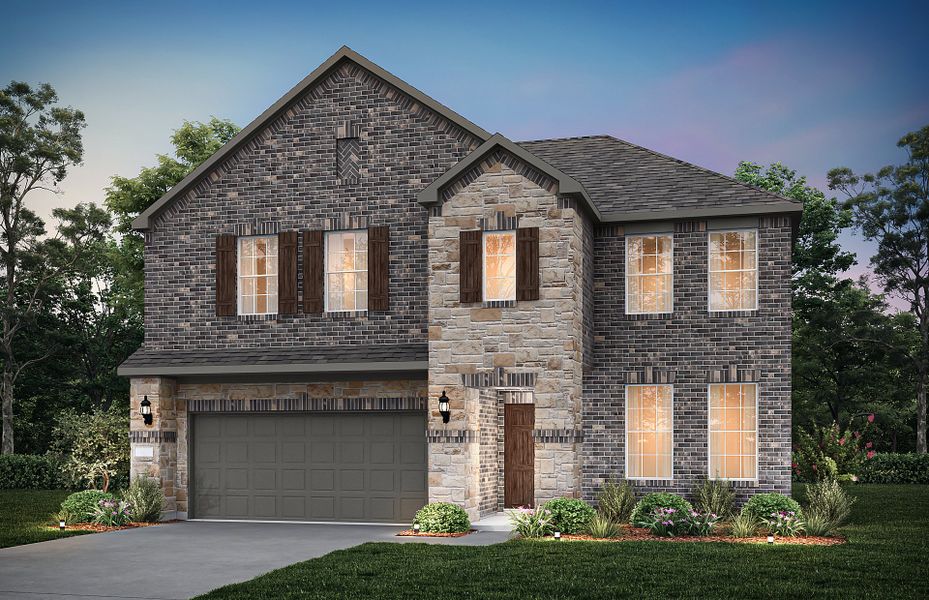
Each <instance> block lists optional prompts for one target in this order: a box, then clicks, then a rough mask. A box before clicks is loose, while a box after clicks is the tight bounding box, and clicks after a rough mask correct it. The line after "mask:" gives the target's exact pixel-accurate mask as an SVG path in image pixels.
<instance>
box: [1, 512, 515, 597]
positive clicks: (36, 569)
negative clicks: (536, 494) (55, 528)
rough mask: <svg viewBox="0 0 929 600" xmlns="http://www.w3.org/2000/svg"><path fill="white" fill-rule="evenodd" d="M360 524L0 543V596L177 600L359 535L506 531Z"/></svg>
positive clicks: (483, 540)
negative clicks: (418, 529)
mask: <svg viewBox="0 0 929 600" xmlns="http://www.w3.org/2000/svg"><path fill="white" fill-rule="evenodd" d="M400 529H401V528H399V527H382V526H367V525H304V524H278V523H207V522H193V521H187V522H180V523H170V524H164V525H158V526H155V527H144V528H139V529H126V530H123V531H113V532H110V533H97V534H91V535H84V536H79V537H71V538H65V539H61V540H54V541H50V542H41V543H38V544H28V545H26V546H18V547H15V548H5V549H3V550H0V598H3V599H4V600H7V599H9V600H62V599H63V598H74V599H76V598H96V599H100V598H109V599H114V598H118V599H126V598H131V599H133V600H138V599H152V600H155V599H157V600H167V599H171V600H175V599H177V600H180V599H183V598H190V597H191V596H196V595H197V594H202V593H204V592H208V591H210V590H212V589H214V588H217V587H219V586H222V585H226V584H228V583H236V582H240V581H246V580H248V579H251V578H253V577H255V576H257V575H261V574H262V573H266V572H268V571H271V570H273V569H277V568H279V567H283V566H286V565H289V564H292V563H295V562H299V561H302V560H307V559H310V558H316V557H319V556H322V555H324V554H327V553H329V552H332V551H333V550H339V549H342V548H348V547H350V546H356V545H358V544H361V543H364V542H409V541H415V542H423V541H427V542H428V543H438V544H462V545H485V544H494V543H497V542H502V541H505V540H506V539H507V538H508V537H509V534H507V533H505V532H495V531H493V532H492V531H479V532H477V533H472V534H471V535H467V536H464V537H461V538H398V537H396V536H395V535H394V534H396V533H397V531H399V530H400Z"/></svg>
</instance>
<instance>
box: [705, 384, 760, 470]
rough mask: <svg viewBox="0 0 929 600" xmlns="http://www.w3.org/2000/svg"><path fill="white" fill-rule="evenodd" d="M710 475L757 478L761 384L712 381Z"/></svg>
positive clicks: (710, 393)
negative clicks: (759, 390)
mask: <svg viewBox="0 0 929 600" xmlns="http://www.w3.org/2000/svg"><path fill="white" fill-rule="evenodd" d="M709 395H710V447H709V476H710V478H713V479H755V478H756V477H757V474H756V471H757V464H758V385H757V384H754V383H714V384H711V385H710V389H709Z"/></svg>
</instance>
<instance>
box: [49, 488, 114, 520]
mask: <svg viewBox="0 0 929 600" xmlns="http://www.w3.org/2000/svg"><path fill="white" fill-rule="evenodd" d="M101 500H116V496H114V495H113V494H110V493H107V492H101V491H100V490H84V491H83V492H74V493H73V494H71V495H70V496H68V497H67V498H65V500H64V502H62V503H61V510H62V513H64V514H66V515H69V516H70V517H71V520H69V521H68V523H90V522H91V521H92V520H93V518H94V513H95V511H96V509H97V507H98V505H99V503H100V501H101Z"/></svg>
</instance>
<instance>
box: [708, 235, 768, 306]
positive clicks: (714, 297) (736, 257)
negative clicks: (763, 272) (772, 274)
mask: <svg viewBox="0 0 929 600" xmlns="http://www.w3.org/2000/svg"><path fill="white" fill-rule="evenodd" d="M757 238H758V234H757V232H755V231H726V232H721V233H711V234H710V310H755V309H756V308H757V307H758V251H757V246H756V242H757Z"/></svg>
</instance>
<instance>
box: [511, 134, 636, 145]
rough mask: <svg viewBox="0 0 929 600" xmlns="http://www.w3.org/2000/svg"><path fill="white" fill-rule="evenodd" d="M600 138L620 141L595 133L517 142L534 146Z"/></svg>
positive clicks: (610, 136) (607, 135)
mask: <svg viewBox="0 0 929 600" xmlns="http://www.w3.org/2000/svg"><path fill="white" fill-rule="evenodd" d="M599 138H610V139H614V140H616V139H619V138H616V137H613V136H612V135H609V134H607V133H595V134H591V135H571V136H568V137H557V138H541V139H537V140H521V141H518V142H516V143H517V144H532V143H534V142H566V141H570V140H592V139H599ZM620 141H622V140H620Z"/></svg>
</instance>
